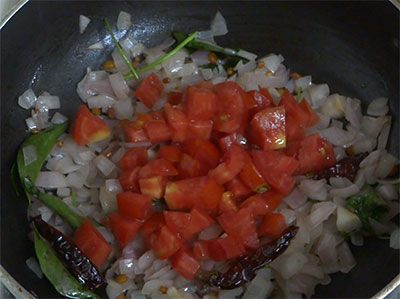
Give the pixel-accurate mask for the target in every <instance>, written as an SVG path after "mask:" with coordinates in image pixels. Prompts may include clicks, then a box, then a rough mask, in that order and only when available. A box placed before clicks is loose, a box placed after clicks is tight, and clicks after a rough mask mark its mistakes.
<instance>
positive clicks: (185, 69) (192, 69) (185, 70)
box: [178, 62, 198, 77]
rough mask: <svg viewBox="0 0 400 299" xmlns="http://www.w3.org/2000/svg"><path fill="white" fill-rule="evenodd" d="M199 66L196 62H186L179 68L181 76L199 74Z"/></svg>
mask: <svg viewBox="0 0 400 299" xmlns="http://www.w3.org/2000/svg"><path fill="white" fill-rule="evenodd" d="M197 73H198V70H197V66H196V65H195V64H194V63H192V62H191V63H185V64H184V65H183V66H182V68H181V69H180V70H179V72H178V75H179V77H187V76H190V75H193V74H197Z"/></svg>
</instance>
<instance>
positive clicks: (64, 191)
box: [57, 187, 71, 197]
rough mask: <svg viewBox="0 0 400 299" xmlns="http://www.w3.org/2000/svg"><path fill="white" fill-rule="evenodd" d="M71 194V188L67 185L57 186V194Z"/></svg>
mask: <svg viewBox="0 0 400 299" xmlns="http://www.w3.org/2000/svg"><path fill="white" fill-rule="evenodd" d="M70 195H71V189H70V188H67V187H61V188H57V196H59V197H68V196H70Z"/></svg>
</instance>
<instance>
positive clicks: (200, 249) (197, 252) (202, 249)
mask: <svg viewBox="0 0 400 299" xmlns="http://www.w3.org/2000/svg"><path fill="white" fill-rule="evenodd" d="M208 244H209V242H208V241H205V240H201V241H196V242H194V243H193V255H194V257H195V258H196V259H198V260H208V259H210V258H211V255H210V251H209V250H208Z"/></svg>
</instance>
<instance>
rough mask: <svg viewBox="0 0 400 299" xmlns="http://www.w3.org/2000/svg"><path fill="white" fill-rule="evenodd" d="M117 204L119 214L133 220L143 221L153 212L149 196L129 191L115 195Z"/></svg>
mask: <svg viewBox="0 0 400 299" xmlns="http://www.w3.org/2000/svg"><path fill="white" fill-rule="evenodd" d="M117 204H118V212H119V214H121V215H123V216H126V217H130V218H133V219H139V220H144V219H146V218H148V217H149V216H150V214H151V212H152V210H153V206H152V202H151V197H150V196H149V195H145V194H138V193H133V192H129V191H128V192H124V193H119V194H117Z"/></svg>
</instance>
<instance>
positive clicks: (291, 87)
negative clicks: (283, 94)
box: [285, 79, 295, 93]
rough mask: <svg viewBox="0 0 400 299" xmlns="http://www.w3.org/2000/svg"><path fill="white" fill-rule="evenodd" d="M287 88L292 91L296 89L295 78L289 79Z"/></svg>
mask: <svg viewBox="0 0 400 299" xmlns="http://www.w3.org/2000/svg"><path fill="white" fill-rule="evenodd" d="M285 88H286V89H287V90H289V92H290V93H292V92H293V90H294V88H295V86H294V80H293V79H291V80H289V81H288V82H287V83H286V86H285Z"/></svg>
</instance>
